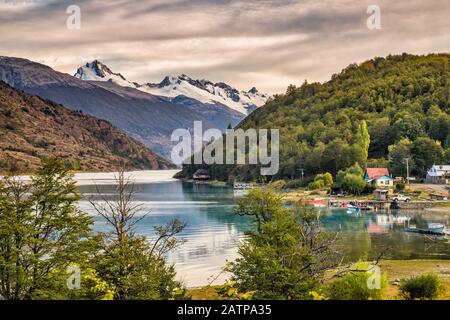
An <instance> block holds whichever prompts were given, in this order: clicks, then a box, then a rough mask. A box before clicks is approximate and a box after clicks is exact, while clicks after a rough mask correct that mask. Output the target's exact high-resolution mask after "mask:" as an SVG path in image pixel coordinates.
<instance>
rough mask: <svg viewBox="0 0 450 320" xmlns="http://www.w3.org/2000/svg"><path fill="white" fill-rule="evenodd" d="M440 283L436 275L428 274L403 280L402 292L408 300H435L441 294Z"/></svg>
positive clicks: (401, 283)
mask: <svg viewBox="0 0 450 320" xmlns="http://www.w3.org/2000/svg"><path fill="white" fill-rule="evenodd" d="M439 286H440V281H439V277H438V276H437V274H435V273H428V274H424V275H420V276H417V277H412V278H409V279H405V280H402V281H401V282H400V291H401V294H402V296H403V298H405V299H407V300H415V299H420V300H425V299H434V298H436V297H437V296H438V294H439Z"/></svg>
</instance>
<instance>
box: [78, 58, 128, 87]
mask: <svg viewBox="0 0 450 320" xmlns="http://www.w3.org/2000/svg"><path fill="white" fill-rule="evenodd" d="M74 76H75V77H76V78H78V79H81V80H86V81H111V82H114V83H116V84H118V85H120V86H123V87H135V85H134V84H133V83H131V82H129V81H128V80H127V79H125V77H124V76H123V75H121V74H120V73H114V72H112V71H111V69H110V68H109V67H108V66H107V65H105V64H103V63H102V62H100V61H99V60H94V61H92V62H88V63H86V64H85V65H84V66H82V67H80V68H78V70H77V72H76V73H75V75H74Z"/></svg>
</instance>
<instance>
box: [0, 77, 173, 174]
mask: <svg viewBox="0 0 450 320" xmlns="http://www.w3.org/2000/svg"><path fill="white" fill-rule="evenodd" d="M0 135H1V137H2V139H1V140H0V171H1V172H12V171H19V172H31V171H33V170H34V169H36V168H37V167H38V166H39V164H40V159H42V158H44V157H51V156H52V157H58V158H60V159H64V160H65V161H66V162H67V163H68V164H70V165H72V167H74V168H75V169H81V170H90V171H110V170H114V169H117V168H119V167H120V166H121V164H125V166H126V167H127V168H128V169H167V168H170V164H169V163H168V162H167V161H166V160H164V159H162V158H161V157H159V156H157V155H155V154H154V153H153V152H151V151H150V150H149V149H147V147H145V146H144V145H143V144H142V143H140V142H137V141H135V140H133V139H131V138H129V137H128V136H127V135H126V134H125V133H123V132H122V131H120V130H119V129H117V128H115V127H113V126H112V125H111V124H110V123H108V122H107V121H104V120H100V119H97V118H94V117H92V116H88V115H84V114H82V113H80V112H76V111H72V110H69V109H67V108H65V107H64V106H62V105H57V104H55V103H52V102H47V101H44V100H42V99H41V98H39V97H36V96H32V95H29V94H26V93H24V92H22V91H20V90H17V89H14V88H12V87H10V86H9V85H7V84H6V83H4V82H1V81H0Z"/></svg>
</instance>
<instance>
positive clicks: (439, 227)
mask: <svg viewBox="0 0 450 320" xmlns="http://www.w3.org/2000/svg"><path fill="white" fill-rule="evenodd" d="M405 231H406V232H414V233H422V234H432V235H439V236H444V235H446V234H447V230H446V228H445V225H443V224H441V223H428V228H426V229H425V228H417V227H416V226H412V227H407V228H405Z"/></svg>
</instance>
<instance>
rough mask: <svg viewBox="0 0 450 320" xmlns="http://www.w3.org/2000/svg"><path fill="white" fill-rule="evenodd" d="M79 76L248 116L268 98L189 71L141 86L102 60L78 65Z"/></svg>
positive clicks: (254, 91) (256, 91) (82, 78)
mask: <svg viewBox="0 0 450 320" xmlns="http://www.w3.org/2000/svg"><path fill="white" fill-rule="evenodd" d="M75 77H76V78H79V79H81V80H86V81H111V82H114V83H116V84H118V85H120V86H123V87H132V88H136V89H138V90H141V91H144V92H147V93H150V94H152V95H155V96H162V97H166V98H170V99H173V98H176V97H179V96H185V97H188V98H191V99H194V100H197V101H199V102H201V103H205V104H222V105H224V106H226V107H228V108H231V109H233V110H235V111H238V112H240V113H242V114H245V115H247V114H249V113H250V112H252V111H253V110H255V109H256V108H258V107H261V106H262V105H264V104H265V103H266V101H267V99H268V96H267V95H265V94H262V93H260V92H259V91H258V90H257V89H256V88H255V87H253V88H251V89H250V90H249V91H239V90H237V89H235V88H233V87H231V86H230V85H228V84H226V83H223V82H218V83H213V82H211V81H209V80H206V79H201V80H196V79H192V78H191V77H189V76H187V75H185V74H181V75H178V76H174V75H168V76H166V77H165V78H164V79H163V80H162V81H161V82H160V83H146V84H142V85H140V84H137V83H133V82H130V81H128V80H127V79H125V77H124V76H122V75H121V74H120V73H114V72H112V71H111V69H110V68H108V66H106V65H105V64H103V63H101V62H100V61H98V60H94V61H92V62H89V63H86V65H84V66H82V67H80V68H78V70H77V72H76V73H75Z"/></svg>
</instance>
